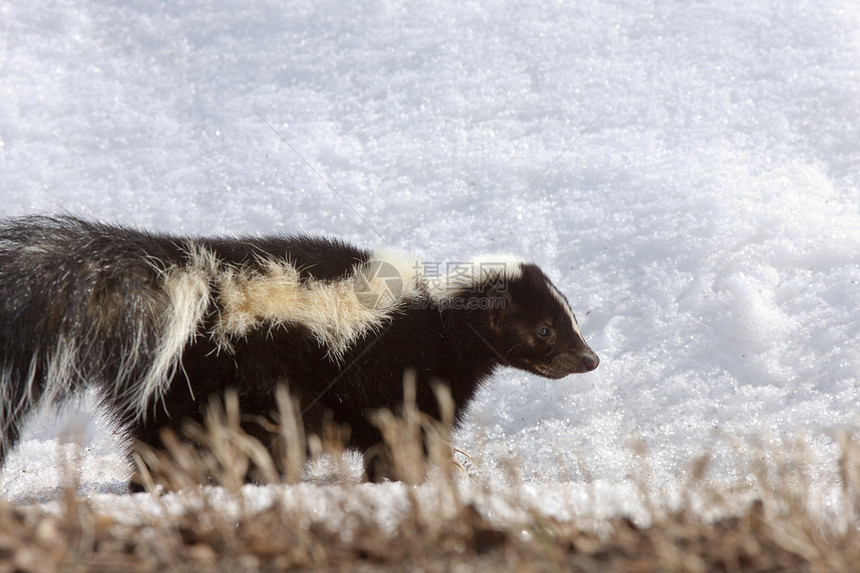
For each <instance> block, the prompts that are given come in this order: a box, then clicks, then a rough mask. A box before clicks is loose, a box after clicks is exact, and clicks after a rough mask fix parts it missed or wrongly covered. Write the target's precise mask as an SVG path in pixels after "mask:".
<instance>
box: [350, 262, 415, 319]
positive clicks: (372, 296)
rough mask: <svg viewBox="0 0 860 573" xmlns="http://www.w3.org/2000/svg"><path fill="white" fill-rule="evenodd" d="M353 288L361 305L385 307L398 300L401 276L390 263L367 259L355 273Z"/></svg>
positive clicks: (401, 285) (401, 288)
mask: <svg viewBox="0 0 860 573" xmlns="http://www.w3.org/2000/svg"><path fill="white" fill-rule="evenodd" d="M353 288H354V290H355V296H356V297H357V298H358V301H359V302H360V303H361V304H362V305H363V306H365V307H367V308H386V307H389V306H392V305H395V304H397V303H398V302H399V301H400V295H401V294H402V293H403V277H401V276H400V272H399V271H398V270H397V267H395V266H394V265H392V264H391V263H387V262H385V261H368V262H367V263H366V264H365V265H364V266H363V267H362V268H361V270H360V271H359V272H358V274H357V275H356V277H355V285H354V287H353Z"/></svg>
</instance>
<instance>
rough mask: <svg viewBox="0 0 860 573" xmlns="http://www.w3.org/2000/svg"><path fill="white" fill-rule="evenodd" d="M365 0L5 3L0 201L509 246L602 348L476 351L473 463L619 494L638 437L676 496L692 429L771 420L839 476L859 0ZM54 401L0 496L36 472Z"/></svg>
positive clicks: (88, 474) (847, 409)
mask: <svg viewBox="0 0 860 573" xmlns="http://www.w3.org/2000/svg"><path fill="white" fill-rule="evenodd" d="M361 4H362V6H361V7H359V6H358V3H352V2H339V1H336V0H331V1H319V0H313V1H297V2H287V3H284V2H268V3H267V2H230V1H227V0H215V1H214V2H210V3H206V4H205V5H197V4H195V3H186V2H169V3H153V2H97V1H91V0H90V1H87V0H84V1H75V2H72V1H68V0H58V1H53V0H48V1H43V2H38V3H33V2H26V1H24V0H2V1H0V195H2V201H0V214H2V215H20V214H25V213H34V212H50V213H56V212H71V213H74V214H78V215H83V216H88V217H94V218H98V219H103V220H109V221H116V222H121V223H126V224H133V225H138V226H141V227H146V228H151V229H158V230H165V231H171V232H185V233H236V234H238V233H249V232H251V233H270V232H299V231H301V232H310V233H326V234H336V235H339V236H342V237H344V238H346V239H348V240H350V241H354V242H356V243H359V244H362V245H368V246H373V245H379V244H386V245H392V246H395V247H398V248H403V249H407V250H409V251H413V252H418V253H420V254H421V256H423V257H424V258H425V260H426V261H428V262H433V261H438V262H445V261H460V260H463V259H465V258H466V257H468V255H470V254H473V253H480V252H499V251H512V252H516V253H518V254H520V255H521V256H523V257H525V258H528V259H532V260H534V261H535V262H537V263H539V264H540V265H542V266H543V267H544V269H545V270H546V271H547V272H548V274H549V275H550V276H551V277H552V278H553V279H554V280H555V282H556V284H557V285H558V286H559V287H560V288H561V289H562V290H563V291H564V292H565V293H566V294H567V295H568V297H569V298H570V299H571V301H572V304H573V306H574V309H575V311H576V312H577V315H578V317H579V319H580V324H581V326H582V329H583V331H584V332H585V333H586V335H587V337H588V338H589V340H590V343H591V345H592V347H593V348H594V349H595V350H596V351H597V352H598V354H600V356H601V365H600V368H599V369H598V370H597V371H596V372H594V373H591V374H588V375H582V376H573V377H570V378H567V379H564V380H561V381H547V380H543V379H538V378H536V377H532V376H529V375H527V374H524V373H521V372H514V371H505V372H501V373H500V374H499V375H498V376H497V377H495V378H494V379H493V381H492V383H491V384H489V385H488V386H487V387H486V388H485V389H484V390H483V391H482V392H481V394H480V396H479V398H478V400H477V403H476V404H475V407H474V409H473V415H472V418H471V421H470V423H469V424H468V425H467V426H466V427H465V428H464V430H463V431H462V433H461V434H460V436H459V438H458V439H459V443H460V444H461V446H462V447H463V448H464V449H466V450H467V451H470V452H472V453H476V452H477V453H478V454H480V457H481V459H482V464H483V470H482V471H484V472H485V473H486V474H488V475H490V476H492V475H494V472H495V473H498V470H497V469H496V468H497V467H498V466H499V465H500V461H503V460H506V459H508V458H510V457H512V456H513V457H514V458H515V459H516V460H518V463H519V464H520V465H521V467H522V472H523V476H524V480H525V481H526V483H528V484H532V485H533V487H535V488H538V489H539V488H541V487H545V486H546V485H547V484H554V483H556V482H559V481H564V482H568V481H569V482H570V483H571V484H572V486H574V487H575V486H576V484H582V483H586V482H588V483H597V484H601V488H603V489H601V491H602V492H603V494H601V495H597V494H596V493H595V492H596V490H594V489H588V491H590V492H591V493H592V494H593V495H594V496H595V497H594V499H595V500H596V501H597V502H598V503H603V504H605V505H604V507H608V506H612V507H615V508H619V509H623V507H624V504H625V503H626V502H625V500H626V499H627V497H626V496H629V495H631V494H630V487H629V486H630V483H631V480H634V479H636V475H635V474H636V473H637V472H638V468H640V467H641V465H640V464H639V463H638V462H637V460H636V458H637V454H636V453H635V451H634V449H633V448H632V446H631V439H641V440H644V442H645V444H646V445H647V448H648V451H649V459H650V464H651V469H650V470H649V474H648V478H647V479H648V480H649V484H650V485H651V486H652V487H653V488H654V489H655V490H661V491H662V490H665V491H669V492H671V491H672V490H673V488H676V487H677V484H678V483H681V482H683V480H684V479H685V475H686V472H687V469H688V467H689V463H690V461H691V460H692V459H693V458H695V457H696V456H698V455H700V454H702V453H704V452H706V451H711V452H712V453H713V455H714V456H715V459H716V461H715V466H714V468H715V479H717V480H722V481H723V482H724V483H726V484H732V483H735V482H738V481H740V482H742V481H744V480H745V479H746V477H745V476H744V475H742V473H743V472H740V471H739V470H738V468H737V466H736V465H735V464H734V463H733V462H732V460H733V459H735V458H736V457H738V456H739V457H741V458H742V457H743V456H749V455H756V452H755V451H754V450H753V449H751V446H749V445H748V444H747V443H746V442H745V441H744V440H743V439H742V438H744V437H745V436H755V435H764V436H765V438H764V439H765V441H766V442H769V443H772V444H779V443H780V440H783V439H786V438H792V439H793V438H795V437H799V438H800V439H801V440H802V441H804V442H805V443H807V444H809V445H810V447H811V452H812V454H811V455H810V457H809V471H810V472H811V474H812V475H813V476H815V477H816V478H817V480H818V482H819V483H821V484H825V485H826V484H829V483H831V482H832V480H833V479H835V474H834V465H833V464H834V459H835V455H836V447H835V443H834V440H833V438H832V431H833V430H834V429H835V428H839V427H845V426H848V427H851V426H856V423H857V421H858V412H860V286H858V282H860V31H858V30H860V8H858V4H857V3H855V2H850V1H848V0H844V1H839V0H830V1H815V2H812V1H799V2H791V3H786V2H782V1H781V0H769V1H763V2H755V3H750V2H748V1H741V0H720V1H717V0H707V1H702V2H696V3H685V2H670V1H665V0H654V1H649V2H637V1H635V0H618V1H615V2H608V1H605V0H587V1H584V2H576V3H573V4H572V5H569V4H567V3H558V2H543V3H538V2H528V3H521V2H507V3H483V4H482V3H480V2H469V3H448V2H438V3H433V2H428V3H424V4H421V5H409V4H404V3H400V2H384V1H379V2H372V3H361ZM81 416H82V415H81V414H72V415H71V416H70V419H71V420H72V421H73V422H72V424H71V425H72V426H73V427H77V428H82V429H80V431H77V433H78V434H81V433H83V435H84V436H85V443H86V445H87V446H88V448H89V449H88V451H87V454H86V460H85V461H84V468H85V471H84V474H85V475H84V477H85V481H87V482H88V483H91V484H93V485H94V486H95V487H96V488H97V489H101V490H102V491H112V490H113V489H114V488H115V487H116V484H119V483H121V482H122V480H123V479H125V476H126V475H127V468H125V467H124V466H123V464H122V463H120V462H119V461H118V460H119V459H120V457H119V456H118V455H117V454H116V452H115V450H114V448H115V443H116V440H115V439H114V437H113V436H112V435H111V434H110V432H109V431H107V430H106V429H105V426H104V424H103V422H101V421H98V422H96V423H91V424H89V425H88V426H87V424H85V423H82V422H81V419H82V418H81ZM50 421H51V416H49V415H43V416H39V417H37V418H36V419H35V420H34V421H33V422H32V423H31V424H30V429H29V431H28V434H27V437H28V438H29V439H28V441H26V442H25V443H23V444H22V447H21V449H20V451H19V452H18V453H17V454H16V456H15V457H14V458H13V459H12V460H10V463H9V465H8V467H7V469H6V471H5V473H4V476H3V478H2V482H0V484H2V487H3V488H4V490H5V492H6V494H7V495H8V496H11V497H19V496H23V495H27V494H28V493H32V492H38V491H46V490H47V491H50V490H51V488H52V487H53V486H54V485H56V483H58V482H57V480H59V479H60V478H59V477H58V476H59V475H60V472H59V470H58V469H56V468H58V467H59V462H58V460H57V459H56V458H55V457H54V456H53V455H52V452H56V451H57V449H58V446H57V444H56V442H55V441H53V436H55V435H57V433H58V432H59V433H61V434H62V435H65V434H68V432H69V430H68V429H64V428H65V426H67V424H65V423H61V424H59V429H58V428H57V426H56V425H53V424H51V422H50ZM85 421H86V419H84V422H85ZM48 426H50V427H48ZM774 447H775V448H776V449H778V448H779V446H778V445H776V446H774ZM51 468H55V469H54V470H53V471H51ZM559 487H561V486H559ZM557 491H564V490H557ZM583 491H585V490H583ZM612 492H616V493H615V497H613V495H612ZM583 495H585V494H583ZM601 500H602V501H601Z"/></svg>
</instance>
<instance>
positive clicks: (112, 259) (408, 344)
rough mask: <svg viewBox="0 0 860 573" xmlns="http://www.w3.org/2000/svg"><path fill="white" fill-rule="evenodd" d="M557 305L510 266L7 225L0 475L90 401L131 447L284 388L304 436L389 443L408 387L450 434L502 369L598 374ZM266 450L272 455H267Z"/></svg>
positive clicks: (65, 223)
mask: <svg viewBox="0 0 860 573" xmlns="http://www.w3.org/2000/svg"><path fill="white" fill-rule="evenodd" d="M598 362H599V361H598V357H597V355H596V354H595V353H594V352H593V351H592V350H591V349H590V348H589V347H588V345H587V344H586V342H585V340H584V339H583V336H582V333H581V332H580V330H579V327H578V326H577V322H576V318H575V317H574V314H573V312H572V311H571V308H570V305H569V304H568V301H567V299H566V298H565V297H564V295H562V294H561V292H559V290H558V289H557V288H556V287H555V286H554V285H553V284H552V283H551V282H550V280H549V279H548V278H547V276H546V275H545V274H544V273H543V272H542V271H541V270H540V269H539V268H538V267H537V266H535V265H533V264H529V263H526V262H523V261H521V260H520V259H518V258H516V257H513V256H510V255H503V256H496V257H481V258H478V259H474V260H470V261H468V262H465V263H460V262H458V263H447V264H442V263H421V262H417V261H416V260H414V258H410V257H407V256H404V255H399V254H396V253H392V252H387V251H369V250H364V249H359V248H356V247H354V246H351V245H348V244H346V243H344V242H341V241H338V240H333V239H327V238H319V237H311V236H291V237H283V236H281V237H244V238H229V239H226V238H197V237H195V238H191V237H175V236H169V235H163V234H153V233H148V232H144V231H138V230H133V229H130V228H124V227H118V226H112V225H106V224H101V223H95V222H89V221H85V220H81V219H78V218H74V217H69V216H65V217H48V216H29V217H21V218H11V219H6V220H2V221H0V431H2V436H0V462H2V459H3V458H4V457H5V456H6V455H7V454H8V453H9V451H10V449H11V448H13V447H14V445H15V444H16V441H17V440H18V437H19V432H20V429H21V425H22V420H23V418H24V416H25V415H26V414H27V413H28V412H30V411H31V410H33V409H34V408H35V407H36V406H37V404H39V403H41V402H46V401H47V402H49V403H59V402H61V401H62V400H63V399H65V398H66V397H68V396H70V395H73V394H75V393H78V392H80V391H81V390H82V389H83V388H85V387H92V386H95V387H97V388H98V389H99V394H100V396H101V399H102V400H103V401H104V405H105V407H106V408H107V410H108V411H109V412H111V413H112V414H113V415H115V416H116V417H117V419H118V420H119V421H120V422H121V423H122V424H123V425H124V426H125V427H127V428H128V431H129V434H130V436H131V437H133V438H134V439H136V440H139V441H140V442H143V443H145V444H149V445H151V446H154V447H156V448H158V447H160V446H161V442H160V430H161V429H162V428H164V427H173V428H178V427H179V425H180V424H181V423H183V422H184V421H185V420H188V419H190V420H194V421H197V422H202V420H203V416H204V413H205V409H206V407H207V405H208V403H209V398H210V397H211V396H220V395H223V393H224V392H225V391H227V390H228V389H233V390H235V392H236V393H237V395H238V397H239V403H240V406H241V408H242V412H243V413H244V414H252V415H253V414H260V415H265V414H267V413H270V412H271V411H272V410H274V409H275V398H274V394H275V389H276V387H277V385H278V384H282V383H283V384H286V385H288V387H289V390H290V392H291V393H292V394H293V395H294V396H296V398H297V399H298V400H299V404H300V410H301V412H302V417H303V422H304V424H305V426H306V429H307V431H308V432H312V433H319V432H320V430H321V427H322V425H323V423H324V420H326V419H327V416H329V417H330V419H331V420H334V421H335V422H337V423H338V424H341V425H343V424H348V425H349V429H350V431H349V442H348V444H346V445H348V446H350V447H353V448H357V449H359V450H361V451H365V450H367V449H368V448H370V447H371V446H373V445H374V444H375V443H376V442H378V441H379V440H380V433H379V431H378V430H377V428H376V427H374V426H373V424H371V423H370V421H369V420H368V414H369V413H371V412H373V411H374V410H377V409H380V408H389V409H392V410H396V409H397V408H398V407H399V405H400V404H401V402H402V400H403V376H404V372H406V371H407V370H410V371H412V372H414V373H415V377H416V380H417V397H416V404H417V406H418V407H419V408H420V409H421V410H422V411H424V412H427V413H428V414H431V415H434V416H436V417H439V415H440V414H439V411H438V405H437V401H436V398H435V395H434V393H433V391H432V384H433V383H435V382H437V381H442V382H444V383H446V384H447V385H448V386H449V388H450V392H451V396H452V398H453V400H454V403H455V411H456V419H457V420H459V419H460V417H461V416H462V414H463V411H464V409H465V408H466V406H467V405H468V403H469V401H470V400H471V399H472V397H473V396H474V394H475V391H476V390H477V388H478V387H479V385H480V384H481V383H482V382H483V381H485V380H486V379H487V378H488V377H489V376H490V375H491V374H492V373H493V371H494V370H496V369H497V368H498V367H499V366H513V367H514V368H519V369H521V370H525V371H527V372H532V373H534V374H538V375H540V376H544V377H547V378H562V377H564V376H567V375H568V374H573V373H581V372H588V371H591V370H594V369H595V368H596V367H597V365H598ZM268 445H269V446H270V447H273V446H272V444H271V443H270V444H268Z"/></svg>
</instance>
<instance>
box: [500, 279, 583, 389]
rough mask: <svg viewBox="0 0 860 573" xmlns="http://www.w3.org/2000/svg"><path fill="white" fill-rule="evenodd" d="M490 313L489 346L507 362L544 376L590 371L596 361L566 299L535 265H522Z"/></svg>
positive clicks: (501, 292)
mask: <svg viewBox="0 0 860 573" xmlns="http://www.w3.org/2000/svg"><path fill="white" fill-rule="evenodd" d="M498 294H500V295H501V297H500V298H499V300H500V301H501V302H502V304H499V305H498V306H497V308H494V309H492V310H491V311H490V324H489V327H490V331H491V333H492V337H493V339H494V340H493V344H494V346H495V347H496V348H495V350H496V351H497V352H498V354H499V355H500V356H501V357H502V358H504V361H505V363H506V364H508V365H510V366H513V367H515V368H520V369H522V370H525V371H527V372H532V373H534V374H539V375H541V376H544V377H546V378H563V377H565V376H567V375H568V374H575V373H581V372H590V371H591V370H594V369H595V368H597V365H598V363H599V362H600V360H599V359H598V357H597V354H595V353H594V351H593V350H591V348H589V347H588V344H586V342H585V340H584V339H583V337H582V333H581V332H580V330H579V326H578V325H577V323H576V318H575V317H574V315H573V311H571V309H570V305H569V304H568V302H567V299H566V298H565V297H564V295H562V294H561V293H560V292H559V291H558V289H557V288H556V287H555V285H553V284H552V283H551V282H550V280H549V278H547V276H546V275H545V274H544V273H543V271H541V270H540V269H539V268H538V267H537V266H535V265H532V264H527V263H522V265H521V272H520V273H517V274H515V275H513V276H510V277H509V278H508V280H506V281H505V282H504V285H503V287H502V288H501V289H499V292H498Z"/></svg>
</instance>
